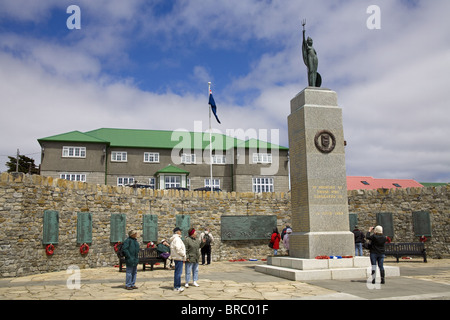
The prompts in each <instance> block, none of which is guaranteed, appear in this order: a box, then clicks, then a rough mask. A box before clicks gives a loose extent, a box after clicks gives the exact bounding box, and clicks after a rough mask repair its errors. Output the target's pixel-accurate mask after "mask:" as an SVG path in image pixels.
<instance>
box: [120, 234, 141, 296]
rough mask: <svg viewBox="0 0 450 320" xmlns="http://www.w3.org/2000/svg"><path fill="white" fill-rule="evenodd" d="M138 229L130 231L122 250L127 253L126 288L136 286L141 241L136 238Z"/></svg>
mask: <svg viewBox="0 0 450 320" xmlns="http://www.w3.org/2000/svg"><path fill="white" fill-rule="evenodd" d="M136 238H137V231H136V230H131V231H130V232H128V238H127V239H126V240H125V241H124V242H123V245H122V251H123V253H124V255H125V264H126V266H127V268H126V276H125V289H127V290H132V289H137V287H136V276H137V265H138V264H139V243H138V242H137V240H136Z"/></svg>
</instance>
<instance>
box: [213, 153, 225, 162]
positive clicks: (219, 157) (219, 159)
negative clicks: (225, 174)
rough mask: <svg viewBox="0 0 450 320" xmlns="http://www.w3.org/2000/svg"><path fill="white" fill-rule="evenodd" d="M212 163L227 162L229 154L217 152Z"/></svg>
mask: <svg viewBox="0 0 450 320" xmlns="http://www.w3.org/2000/svg"><path fill="white" fill-rule="evenodd" d="M212 163H213V164H226V163H227V156H226V155H218V154H215V155H213V156H212Z"/></svg>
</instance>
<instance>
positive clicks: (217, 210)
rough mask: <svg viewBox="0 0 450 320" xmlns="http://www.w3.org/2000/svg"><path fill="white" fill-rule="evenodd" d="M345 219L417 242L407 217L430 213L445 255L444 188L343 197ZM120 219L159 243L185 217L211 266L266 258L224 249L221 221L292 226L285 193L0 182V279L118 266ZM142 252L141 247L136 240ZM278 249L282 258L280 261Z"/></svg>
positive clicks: (449, 192) (434, 249) (242, 248)
mask: <svg viewBox="0 0 450 320" xmlns="http://www.w3.org/2000/svg"><path fill="white" fill-rule="evenodd" d="M348 196H349V212H351V213H356V214H357V215H358V225H359V226H360V229H362V230H367V229H368V228H369V227H370V226H372V225H374V224H375V221H376V213H377V212H392V213H393V217H394V228H395V233H396V236H395V239H394V240H395V241H397V242H403V241H405V242H411V241H417V239H416V238H415V237H414V233H413V230H412V219H411V215H412V212H413V211H418V210H427V211H429V212H430V216H431V224H432V227H433V234H432V237H431V238H430V239H429V241H428V242H427V244H426V245H427V250H428V253H429V255H430V256H431V257H439V256H442V255H448V254H450V245H449V243H450V241H449V234H450V188H449V187H439V188H432V187H430V188H420V189H397V190H391V191H390V192H389V193H388V194H386V195H384V194H380V193H379V192H377V191H376V190H375V191H349V192H348ZM45 210H56V211H58V212H59V243H58V244H57V245H55V252H54V254H53V255H52V256H47V255H46V253H45V246H44V245H43V244H42V238H43V216H44V211H45ZM78 212H91V213H92V243H91V245H90V250H89V253H88V254H86V255H81V254H80V249H79V248H80V244H78V243H77V213H78ZM115 213H122V214H126V222H127V227H126V229H127V230H130V229H136V230H138V231H139V233H140V234H142V223H143V222H142V220H143V215H144V214H150V213H151V214H156V215H158V235H159V239H162V238H166V237H170V236H171V235H172V230H173V228H174V227H175V224H176V216H177V215H180V214H184V215H189V216H190V223H191V226H193V227H195V228H196V229H197V230H200V231H203V230H204V228H206V227H209V228H211V231H212V234H213V235H214V237H215V243H214V245H213V249H212V258H213V261H218V260H238V259H250V258H255V259H262V258H266V257H267V256H268V255H270V254H272V253H273V252H272V250H271V249H270V248H269V247H268V246H267V244H268V241H267V240H245V241H244V240H241V241H235V240H233V241H222V240H221V238H220V235H221V226H220V223H221V216H222V215H247V214H248V215H276V216H277V225H278V228H279V231H280V232H281V230H282V228H283V227H284V226H285V225H286V224H287V223H290V220H291V210H290V194H289V193H262V194H254V193H235V192H231V193H215V192H214V193H210V192H193V191H182V192H179V191H174V190H149V189H137V190H135V189H132V188H127V187H114V186H107V185H90V184H86V183H82V182H72V181H67V180H62V179H54V178H50V177H42V176H39V175H33V176H29V175H23V174H8V173H2V174H1V175H0V276H1V277H13V276H23V275H28V274H35V273H43V272H50V271H58V270H65V269H67V268H68V266H70V265H77V266H78V267H80V268H88V267H90V268H92V267H102V266H113V265H116V264H117V260H118V259H117V256H116V255H115V252H114V248H113V246H114V243H111V242H110V217H111V214H115ZM139 240H140V243H141V246H142V247H144V246H145V244H144V243H143V242H142V238H140V239H139ZM282 247H283V246H282V245H281V248H280V249H281V250H280V251H279V252H280V254H284V253H285V251H284V248H282Z"/></svg>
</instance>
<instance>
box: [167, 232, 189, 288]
mask: <svg viewBox="0 0 450 320" xmlns="http://www.w3.org/2000/svg"><path fill="white" fill-rule="evenodd" d="M173 233H174V235H173V236H172V237H171V238H170V255H171V257H172V259H173V260H174V261H175V273H174V279H173V288H174V289H173V290H174V291H180V292H181V291H183V290H184V288H182V287H181V275H182V273H183V261H186V247H185V246H184V242H183V240H182V239H181V229H180V228H178V227H176V228H175V229H173Z"/></svg>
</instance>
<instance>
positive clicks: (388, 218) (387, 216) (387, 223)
mask: <svg viewBox="0 0 450 320" xmlns="http://www.w3.org/2000/svg"><path fill="white" fill-rule="evenodd" d="M377 225H380V226H382V227H383V235H385V236H388V237H389V238H391V239H394V222H393V220H392V213H391V212H379V213H377ZM374 227H375V226H374Z"/></svg>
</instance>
